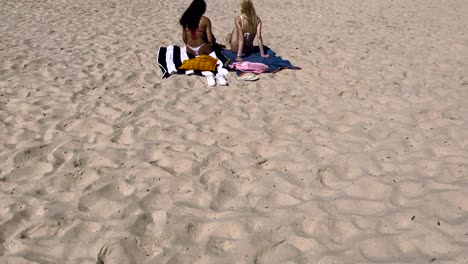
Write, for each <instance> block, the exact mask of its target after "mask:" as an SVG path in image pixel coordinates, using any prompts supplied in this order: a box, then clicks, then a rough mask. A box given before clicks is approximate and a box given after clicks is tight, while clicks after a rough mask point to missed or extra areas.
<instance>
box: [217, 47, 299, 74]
mask: <svg viewBox="0 0 468 264" xmlns="http://www.w3.org/2000/svg"><path fill="white" fill-rule="evenodd" d="M221 53H222V54H223V55H224V56H225V57H226V58H228V59H230V60H232V61H236V58H237V53H234V52H232V51H231V50H223V51H222V52H221ZM265 53H266V54H268V55H270V56H269V57H268V58H263V57H262V56H261V55H260V49H259V48H258V47H255V48H254V49H253V51H252V52H251V53H248V54H244V56H243V57H242V60H243V61H250V62H260V63H263V64H266V65H268V69H269V72H271V73H275V72H278V71H280V70H282V69H293V70H300V69H301V68H300V67H297V66H294V65H292V64H291V62H289V61H288V60H284V59H282V58H281V57H279V56H276V53H275V52H274V51H273V50H271V49H270V48H268V47H265ZM238 73H239V71H238Z"/></svg>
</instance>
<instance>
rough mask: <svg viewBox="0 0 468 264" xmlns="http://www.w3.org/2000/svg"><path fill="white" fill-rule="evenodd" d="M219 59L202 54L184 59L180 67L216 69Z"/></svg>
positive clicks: (201, 69) (183, 68)
mask: <svg viewBox="0 0 468 264" xmlns="http://www.w3.org/2000/svg"><path fill="white" fill-rule="evenodd" d="M217 63H218V60H217V59H215V58H213V57H211V56H208V55H205V54H202V55H200V56H197V57H195V58H193V59H189V60H184V61H183V62H182V65H181V66H180V67H179V69H180V70H194V71H214V70H215V69H216V64H217Z"/></svg>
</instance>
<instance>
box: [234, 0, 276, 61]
mask: <svg viewBox="0 0 468 264" xmlns="http://www.w3.org/2000/svg"><path fill="white" fill-rule="evenodd" d="M240 13H241V15H240V16H237V17H235V18H234V24H235V26H236V27H235V28H234V30H233V31H232V33H231V41H230V42H231V50H232V52H234V53H237V59H236V60H237V61H242V53H245V52H249V51H251V50H252V49H253V47H254V45H253V42H254V39H255V37H257V41H258V47H259V49H260V55H262V57H265V58H266V57H268V56H269V55H268V54H265V49H264V48H263V40H262V20H260V18H259V17H258V16H257V13H256V12H255V7H254V6H253V3H252V1H251V0H242V1H241V3H240Z"/></svg>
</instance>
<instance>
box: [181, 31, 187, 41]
mask: <svg viewBox="0 0 468 264" xmlns="http://www.w3.org/2000/svg"><path fill="white" fill-rule="evenodd" d="M182 40H183V41H184V44H185V45H187V34H185V28H184V27H182Z"/></svg>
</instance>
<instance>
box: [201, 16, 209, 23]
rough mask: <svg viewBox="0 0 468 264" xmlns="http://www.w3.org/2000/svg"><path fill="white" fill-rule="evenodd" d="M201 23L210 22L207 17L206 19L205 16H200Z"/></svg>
mask: <svg viewBox="0 0 468 264" xmlns="http://www.w3.org/2000/svg"><path fill="white" fill-rule="evenodd" d="M201 21H202V22H210V21H211V20H210V19H209V18H208V17H206V16H202V17H201Z"/></svg>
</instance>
